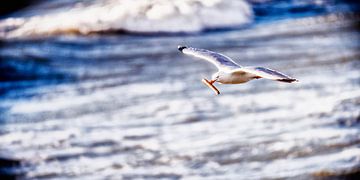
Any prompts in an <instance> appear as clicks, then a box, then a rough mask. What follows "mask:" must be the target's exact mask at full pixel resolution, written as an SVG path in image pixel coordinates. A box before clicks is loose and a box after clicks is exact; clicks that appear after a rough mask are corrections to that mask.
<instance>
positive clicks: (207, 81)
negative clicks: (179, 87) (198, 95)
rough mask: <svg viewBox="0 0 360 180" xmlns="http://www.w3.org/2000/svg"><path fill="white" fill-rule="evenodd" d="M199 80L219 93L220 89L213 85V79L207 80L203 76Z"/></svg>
mask: <svg viewBox="0 0 360 180" xmlns="http://www.w3.org/2000/svg"><path fill="white" fill-rule="evenodd" d="M201 81H202V82H203V83H204V84H205V85H207V86H208V87H209V88H210V89H212V90H213V91H214V92H215V94H216V95H219V94H220V91H219V90H218V89H217V88H216V87H215V86H214V85H213V83H214V82H215V81H209V80H207V79H205V78H203V79H202V80H201Z"/></svg>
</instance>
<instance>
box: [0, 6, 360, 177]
mask: <svg viewBox="0 0 360 180" xmlns="http://www.w3.org/2000/svg"><path fill="white" fill-rule="evenodd" d="M260 20H261V19H260ZM358 23H359V16H358V15H356V14H352V13H341V12H335V13H326V14H320V15H317V16H312V17H303V18H297V19H283V20H278V21H270V22H267V23H257V24H254V25H252V26H249V27H248V26H247V27H245V28H242V29H239V30H231V31H212V32H206V33H199V34H196V35H186V36H181V35H172V36H166V35H160V36H155V35H154V36H139V35H136V36H134V35H116V34H114V35H90V36H79V35H70V36H69V35H60V36H51V37H44V38H41V39H26V38H25V40H22V39H21V38H20V39H15V40H13V39H7V38H5V39H4V40H3V41H4V42H3V45H2V48H1V49H0V55H1V58H2V59H1V71H2V72H1V73H2V77H1V78H2V79H1V80H2V82H1V83H0V90H1V91H0V92H1V101H0V113H1V117H0V122H1V126H0V145H1V146H0V157H2V158H5V159H9V160H13V161H20V162H21V165H19V166H16V167H12V168H9V167H8V168H5V170H2V171H3V172H4V173H6V174H12V175H17V176H19V177H23V178H34V179H38V178H56V179H68V178H81V179H100V178H101V179H103V178H112V179H117V178H124V179H126V178H129V179H136V178H145V179H146V178H150V179H151V178H154V179H156V178H168V179H180V178H193V179H205V178H210V179H265V178H294V177H296V178H300V179H308V178H317V177H328V176H341V175H344V174H345V175H346V174H351V173H354V172H359V168H360V145H359V144H360V129H359V127H360V126H359V123H360V88H359V87H360V71H359V69H360V61H359V59H360V52H359V48H360V43H359V42H360V41H359V33H358V32H357V29H356V28H357V25H358ZM178 44H183V45H191V46H194V47H200V48H205V49H211V50H214V51H218V52H222V53H224V54H226V55H228V56H229V57H233V58H234V59H235V60H236V62H238V63H239V64H241V65H245V66H246V65H249V66H253V65H260V66H266V67H270V68H273V69H277V70H280V71H281V72H284V73H286V74H289V75H291V76H293V77H295V78H297V79H299V81H300V82H299V83H296V84H286V83H280V82H272V81H269V80H262V79H260V80H255V81H251V82H249V83H247V84H241V85H217V87H218V88H219V89H220V91H221V94H220V95H219V96H215V95H214V94H213V92H212V91H211V90H210V89H208V88H207V87H206V86H205V85H203V84H202V83H201V78H202V77H207V78H208V77H210V76H211V74H212V73H214V72H215V71H216V69H215V68H214V67H213V66H212V65H211V64H208V63H206V62H204V61H196V60H194V59H192V58H190V57H188V56H184V55H183V54H180V53H179V52H178V51H177V48H176V47H177V45H178Z"/></svg>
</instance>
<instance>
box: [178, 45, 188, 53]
mask: <svg viewBox="0 0 360 180" xmlns="http://www.w3.org/2000/svg"><path fill="white" fill-rule="evenodd" d="M185 48H186V46H181V45H178V50H179V51H180V52H182V51H183V49H185Z"/></svg>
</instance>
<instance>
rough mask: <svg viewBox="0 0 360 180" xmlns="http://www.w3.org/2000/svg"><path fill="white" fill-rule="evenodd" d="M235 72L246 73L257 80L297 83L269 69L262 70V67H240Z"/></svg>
mask: <svg viewBox="0 0 360 180" xmlns="http://www.w3.org/2000/svg"><path fill="white" fill-rule="evenodd" d="M235 71H242V72H246V73H250V74H253V75H255V77H257V78H265V79H271V80H276V81H281V82H288V83H291V82H294V81H297V80H296V79H294V78H292V77H290V76H287V75H285V74H283V73H281V72H278V71H275V70H272V69H269V68H264V67H242V68H239V69H237V70H235Z"/></svg>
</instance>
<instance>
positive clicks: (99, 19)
mask: <svg viewBox="0 0 360 180" xmlns="http://www.w3.org/2000/svg"><path fill="white" fill-rule="evenodd" d="M54 6H55V7H54ZM39 9H42V10H39ZM17 16H18V17H9V18H6V19H4V20H1V21H0V37H1V38H18V37H34V36H35V37H36V36H44V35H54V34H69V33H70V34H71V33H75V34H84V35H86V34H90V33H97V32H111V31H124V32H130V33H192V32H199V31H203V30H207V29H216V28H224V27H234V26H241V25H244V24H246V23H249V22H251V21H252V19H253V11H252V8H251V5H250V4H248V3H247V2H246V1H243V0H136V1H134V0H106V1H92V2H77V3H60V2H59V1H55V2H54V1H50V2H44V3H42V4H40V5H38V6H33V7H32V8H30V9H28V10H27V11H25V12H22V14H20V15H17Z"/></svg>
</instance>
